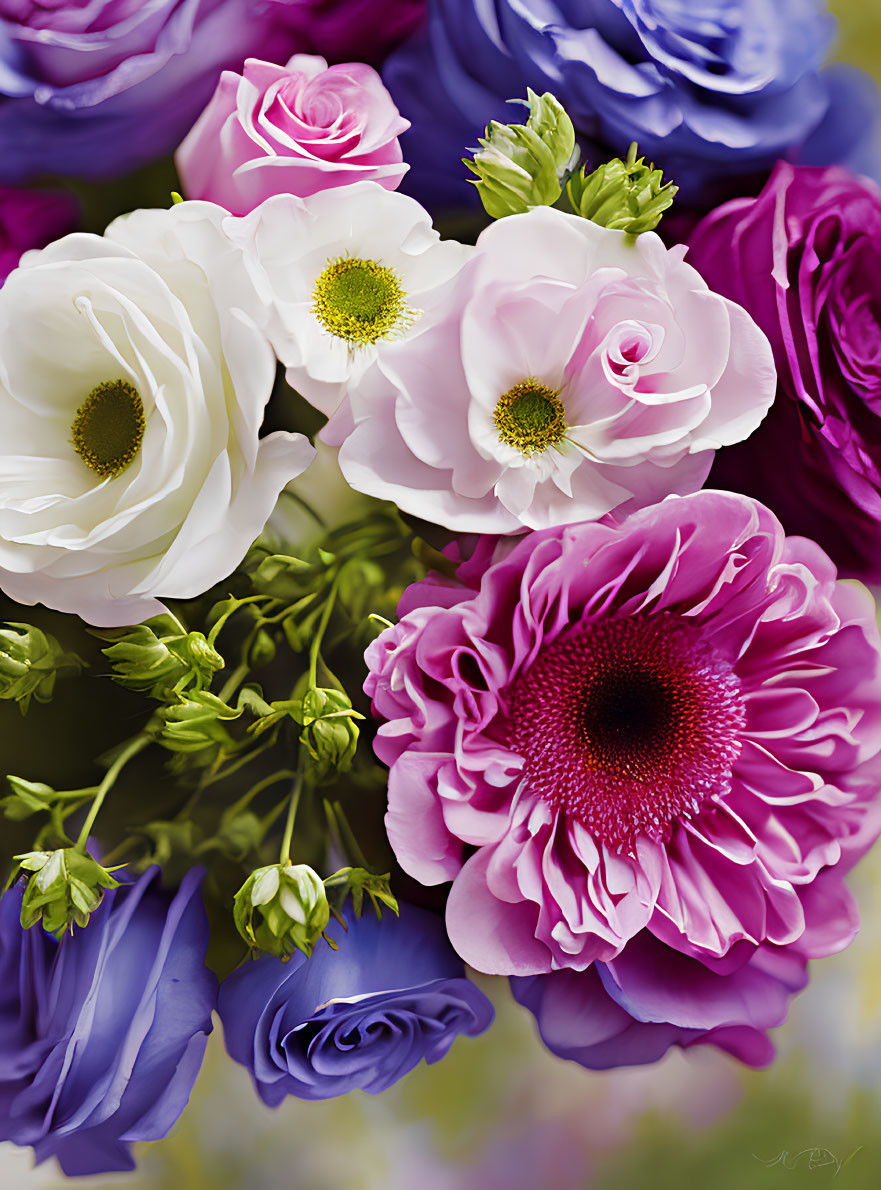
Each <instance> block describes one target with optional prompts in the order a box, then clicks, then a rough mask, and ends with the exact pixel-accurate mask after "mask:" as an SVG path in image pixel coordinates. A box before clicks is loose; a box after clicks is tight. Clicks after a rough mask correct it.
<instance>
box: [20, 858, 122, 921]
mask: <svg viewBox="0 0 881 1190" xmlns="http://www.w3.org/2000/svg"><path fill="white" fill-rule="evenodd" d="M15 858H16V859H17V860H18V862H19V864H20V865H21V867H22V868H24V870H25V871H28V872H32V873H33V875H32V876H31V877H30V879H29V880H28V883H27V887H26V888H25V890H24V897H23V898H22V903H21V924H22V926H23V927H24V928H25V929H26V930H29V929H30V928H31V926H33V925H36V924H37V922H38V921H41V920H42V922H43V929H44V930H46V931H47V933H49V934H54V935H55V936H56V937H59V936H60V935H61V934H63V933H64V932H65V930H67V929H69V928H72V927H73V926H75V925H77V926H81V927H82V926H86V925H88V924H89V918H90V916H91V915H92V914H93V913H94V912H95V910H96V909H97V908H98V906H99V905H100V904H101V901H102V899H103V897H104V892H105V890H107V889H111V888H118V887H119V881H118V880H115V879H114V878H113V876H111V874H110V873H109V872H108V871H107V869H106V868H103V867H102V866H101V865H100V864H99V863H98V862H97V860H94V859H92V857H91V856H90V855H84V854H83V853H82V852H81V851H77V849H76V848H75V847H65V848H60V849H59V850H57V851H28V852H26V853H25V854H24V855H17V856H16V857H15Z"/></svg>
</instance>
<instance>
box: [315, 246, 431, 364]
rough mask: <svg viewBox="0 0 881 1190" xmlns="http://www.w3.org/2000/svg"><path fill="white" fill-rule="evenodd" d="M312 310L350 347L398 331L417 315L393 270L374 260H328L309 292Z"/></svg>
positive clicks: (368, 342)
mask: <svg viewBox="0 0 881 1190" xmlns="http://www.w3.org/2000/svg"><path fill="white" fill-rule="evenodd" d="M312 313H313V314H314V315H315V317H316V318H317V319H318V321H319V322H320V323H321V325H322V326H323V327H324V329H325V330H326V331H329V333H330V334H332V335H335V336H336V337H337V338H338V339H344V340H345V341H346V343H348V344H349V346H350V347H363V346H367V345H371V346H372V345H373V344H374V343H377V342H379V340H380V339H390V338H394V337H395V336H396V335H400V334H402V333H403V332H404V331H405V330H407V328H408V327H409V326H410V325H411V324H412V323H413V322H414V321H415V319H416V318H417V317H418V312H417V311H415V310H411V309H410V308H409V307H408V306H407V295H406V293H405V292H404V290H403V288H402V286H401V283H400V279H399V278H398V276H397V274H396V273H395V272H394V270H393V269H390V268H387V267H386V265H384V264H380V262H379V261H378V260H358V259H356V258H354V257H351V256H341V257H338V258H337V259H336V260H329V261H328V263H327V267H326V268H325V269H324V271H323V272H322V273H321V274H320V276H319V277H318V279H317V281H316V282H315V288H314V289H313V291H312Z"/></svg>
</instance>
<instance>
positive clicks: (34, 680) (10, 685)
mask: <svg viewBox="0 0 881 1190" xmlns="http://www.w3.org/2000/svg"><path fill="white" fill-rule="evenodd" d="M82 667H83V662H82V661H81V660H80V658H79V657H77V656H76V654H74V653H66V652H65V651H64V650H63V649H62V647H61V645H60V644H59V643H58V641H57V640H56V639H55V637H54V636H50V635H49V634H48V633H45V632H41V631H40V629H39V628H34V626H33V625H32V624H16V623H7V624H5V625H3V627H2V628H0V698H2V699H9V700H12V701H15V702H17V703H18V704H19V706H20V707H21V710H22V714H24V712H25V711H27V709H28V706H29V704H30V701H31V699H32V698H35V699H36V700H37V702H49V700H50V699H51V698H52V695H53V693H54V690H55V682H56V679H57V678H58V677H64V676H67V675H69V674H75V673H79V671H80V670H81V669H82Z"/></svg>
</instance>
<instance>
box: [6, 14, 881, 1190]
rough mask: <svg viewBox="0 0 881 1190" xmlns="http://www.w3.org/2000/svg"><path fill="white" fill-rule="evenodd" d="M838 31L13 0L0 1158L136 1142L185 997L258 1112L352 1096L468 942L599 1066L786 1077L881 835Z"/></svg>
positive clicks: (116, 1164)
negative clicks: (241, 1070)
mask: <svg viewBox="0 0 881 1190" xmlns="http://www.w3.org/2000/svg"><path fill="white" fill-rule="evenodd" d="M833 31H834V29H833V23H832V20H831V17H830V16H829V14H828V13H827V12H826V11H825V9H824V8H823V6H822V4H821V3H820V0H781V2H780V3H777V4H774V5H771V4H761V3H755V4H754V3H749V2H747V0H712V2H711V3H706V4H702V5H700V6H698V10H697V11H694V10H692V9H691V8H689V6H683V5H681V4H678V3H666V2H664V0H655V2H653V3H636V2H632V0H595V3H592V4H590V5H584V6H581V7H579V6H572V5H570V4H568V3H563V0H542V2H541V3H538V2H535V3H527V2H525V0H497V3H495V4H493V5H475V4H472V3H469V2H468V0H429V3H428V5H427V9H426V6H425V5H424V4H422V3H421V2H420V0H383V3H375V2H374V3H369V4H368V3H367V0H156V2H155V3H154V2H151V3H149V4H148V3H139V2H137V0H51V2H49V0H0V147H2V150H3V151H2V152H0V182H2V183H3V184H4V185H3V189H0V274H2V277H3V278H4V279H3V282H2V288H0V415H2V424H3V433H2V436H0V476H2V482H0V592H2V598H0V612H2V622H0V700H2V701H0V716H2V732H3V735H2V741H3V743H2V747H3V757H2V759H3V765H2V773H3V774H4V775H5V782H6V788H5V789H4V791H3V797H2V800H0V809H2V812H3V815H4V829H3V862H4V874H5V877H6V885H5V891H4V892H3V894H2V898H0V975H2V978H0V1139H3V1140H11V1141H14V1142H15V1143H17V1144H19V1145H25V1146H31V1147H32V1148H33V1151H34V1154H35V1156H36V1159H37V1161H43V1160H45V1159H46V1158H48V1157H56V1158H57V1160H58V1161H59V1163H60V1165H61V1168H62V1169H63V1171H64V1172H65V1173H66V1174H70V1175H76V1174H85V1175H94V1174H97V1173H101V1172H105V1171H112V1170H122V1169H130V1168H132V1167H133V1165H134V1159H133V1156H132V1152H131V1145H132V1143H133V1142H135V1141H140V1140H152V1139H157V1138H159V1137H162V1136H164V1135H165V1134H166V1133H167V1132H168V1130H169V1129H170V1128H171V1127H172V1125H173V1124H174V1122H175V1121H176V1120H177V1118H178V1117H179V1115H180V1113H181V1112H182V1111H183V1109H184V1107H185V1105H186V1103H187V1100H188V1098H189V1095H190V1092H191V1090H192V1087H193V1085H194V1083H195V1080H196V1078H197V1076H198V1073H199V1068H200V1065H201V1061H202V1055H203V1052H204V1048H205V1043H206V1039H207V1036H208V1034H209V1032H210V1031H211V1028H212V1014H213V1013H214V1012H215V1011H216V1012H217V1013H218V1015H219V1018H220V1021H221V1023H222V1027H223V1034H224V1040H225V1044H226V1048H227V1051H228V1053H229V1056H230V1058H231V1059H232V1060H234V1061H235V1062H238V1063H241V1064H242V1065H244V1066H245V1067H246V1068H247V1069H248V1071H249V1072H250V1074H251V1076H252V1078H253V1082H254V1086H255V1088H256V1091H257V1093H258V1094H259V1096H260V1097H261V1098H262V1099H263V1100H264V1101H265V1102H266V1103H267V1104H269V1105H272V1106H275V1105H277V1104H279V1103H281V1102H282V1100H284V1099H285V1098H286V1097H287V1096H289V1095H294V1096H299V1097H302V1098H306V1099H324V1098H329V1097H333V1096H337V1095H342V1094H345V1093H347V1092H348V1091H350V1090H352V1089H355V1088H360V1089H362V1090H366V1091H369V1092H380V1091H382V1090H384V1089H385V1088H387V1087H389V1086H390V1085H391V1084H392V1083H394V1082H395V1081H397V1080H398V1079H399V1078H401V1077H403V1076H404V1075H405V1074H407V1072H408V1071H410V1070H411V1069H412V1068H413V1067H414V1066H415V1065H416V1064H418V1063H419V1062H420V1061H422V1060H423V1059H425V1060H426V1061H427V1062H435V1061H438V1060H440V1059H441V1058H443V1057H444V1055H445V1054H446V1053H447V1051H448V1049H449V1047H450V1046H451V1045H452V1043H453V1042H454V1041H455V1039H456V1038H457V1037H458V1036H459V1035H460V1034H468V1035H471V1036H473V1035H476V1034H479V1033H481V1032H482V1031H483V1030H485V1029H487V1028H488V1027H489V1026H490V1024H491V1022H492V1018H493V1009H492V1006H491V1003H490V1000H489V999H488V997H487V991H489V992H492V991H493V988H494V987H496V986H497V987H498V988H499V992H498V994H499V995H504V994H507V989H505V985H504V984H503V983H502V980H501V979H497V980H495V981H492V980H489V979H479V986H478V982H475V981H474V980H473V979H472V977H471V975H470V974H469V972H468V968H470V969H472V971H473V972H478V973H482V974H483V975H485V976H497V977H505V978H507V980H508V985H509V988H510V993H511V994H512V995H513V997H514V999H515V1000H516V1001H518V1002H519V1003H520V1004H521V1005H523V1006H524V1008H525V1009H527V1010H528V1011H529V1012H530V1013H532V1014H533V1015H534V1017H535V1020H536V1022H537V1027H538V1032H539V1035H540V1038H541V1041H542V1042H543V1043H544V1045H545V1046H547V1047H548V1048H549V1049H550V1050H551V1051H552V1052H553V1053H555V1054H557V1055H559V1056H560V1057H561V1058H565V1059H568V1060H570V1061H573V1062H576V1063H579V1064H581V1065H582V1066H584V1067H587V1068H590V1069H595V1070H598V1069H607V1068H610V1067H615V1066H621V1065H631V1064H640V1063H650V1062H654V1061H656V1060H657V1059H659V1058H660V1057H662V1055H663V1054H664V1053H666V1051H667V1050H668V1049H669V1048H670V1047H671V1046H679V1047H683V1048H689V1047H692V1046H696V1045H706V1044H709V1045H713V1046H716V1047H718V1048H720V1049H722V1050H724V1051H726V1052H727V1053H728V1054H730V1055H732V1057H733V1058H735V1059H737V1060H739V1061H741V1062H743V1063H746V1064H748V1065H750V1066H756V1067H760V1066H764V1065H766V1064H768V1063H769V1062H771V1061H772V1059H773V1056H774V1048H773V1045H772V1042H771V1040H770V1038H769V1036H768V1031H769V1030H770V1029H772V1028H774V1027H776V1026H778V1025H780V1024H781V1023H782V1022H783V1020H784V1019H785V1017H786V1014H787V1010H788V1006H789V1004H790V1001H791V999H792V997H793V996H794V995H795V994H796V993H797V992H799V991H800V990H801V989H802V988H804V986H805V984H806V983H807V964H808V961H809V960H811V959H816V958H820V957H823V956H825V955H829V954H832V953H834V952H836V951H839V950H841V949H842V948H844V947H845V946H847V944H848V943H849V942H850V941H851V939H852V938H853V936H854V934H855V932H856V930H857V914H856V909H855V905H854V901H853V898H852V896H851V894H850V892H849V891H848V888H847V885H846V882H845V876H846V875H847V873H848V871H849V869H850V868H851V866H852V865H853V864H854V863H855V862H856V861H857V860H858V859H859V858H860V857H861V856H862V855H863V854H864V853H865V852H866V851H867V850H868V849H869V847H870V846H871V845H872V844H873V842H874V841H875V839H876V838H877V836H878V834H879V833H881V636H879V631H878V628H877V624H876V608H875V603H874V599H873V596H872V594H871V593H870V590H869V589H867V587H866V586H863V585H861V583H860V582H854V581H851V580H862V581H863V582H864V583H869V584H872V583H877V582H881V295H879V294H876V292H875V291H876V289H878V288H879V281H878V278H879V276H881V236H879V237H876V235H875V231H876V230H881V189H879V188H878V186H877V185H876V184H875V182H874V181H873V180H872V177H873V176H881V154H879V152H878V150H879V144H881V142H879V139H878V129H879V127H881V123H879V115H881V97H879V94H878V92H877V90H876V89H875V87H874V85H873V84H872V83H870V82H869V80H868V79H867V78H866V77H865V76H863V75H862V74H860V73H859V72H858V71H856V70H854V69H851V68H846V67H842V66H829V67H823V66H822V61H823V59H824V57H825V55H826V52H827V50H828V48H829V45H830V41H831V38H832V35H833ZM356 58H357V59H358V60H357V61H355V60H353V59H356ZM379 69H381V70H382V74H381V75H380V73H379V72H378V70H379ZM511 99H516V100H517V101H518V103H519V104H520V106H519V107H518V108H516V109H515V108H512V107H511V106H510V105H509V103H508V101H509V100H511ZM175 150H176V153H175V158H174V160H175V162H176V167H177V171H178V175H179V180H178V179H177V178H175V177H174V175H173V174H172V172H171V170H170V168H169V154H171V153H172V152H173V151H175ZM151 163H152V164H151ZM135 169H138V170H139V171H140V172H138V173H134V174H133V173H132V171H133V170H135ZM35 186H36V188H35ZM174 187H177V188H179V189H174V190H173V188H174ZM163 188H164V189H163ZM172 191H173V192H172ZM145 195H148V196H149V197H150V198H153V196H154V195H155V199H156V204H155V205H152V206H150V205H147V203H146V202H145V199H144V196H145ZM77 200H79V202H78V201H77ZM80 227H85V228H86V229H85V230H81V229H78V228H80ZM89 228H91V230H89ZM466 964H467V968H466Z"/></svg>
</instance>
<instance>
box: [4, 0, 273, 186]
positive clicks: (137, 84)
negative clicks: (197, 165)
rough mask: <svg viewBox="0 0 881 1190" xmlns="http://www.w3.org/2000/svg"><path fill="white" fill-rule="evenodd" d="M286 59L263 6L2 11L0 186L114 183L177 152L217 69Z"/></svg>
mask: <svg viewBox="0 0 881 1190" xmlns="http://www.w3.org/2000/svg"><path fill="white" fill-rule="evenodd" d="M290 49H291V35H290V33H287V32H285V31H284V30H282V29H280V28H279V27H278V26H277V25H276V23H275V22H274V20H273V18H272V15H271V14H270V13H268V12H267V11H266V9H265V7H264V5H263V3H262V0H149V2H147V0H49V2H48V3H47V2H46V0H0V181H4V182H19V181H24V180H27V178H29V177H31V176H33V175H35V174H43V173H51V174H67V175H70V176H73V177H83V178H95V179H103V178H110V177H118V176H120V175H121V174H124V173H126V172H127V171H129V170H131V169H134V168H136V167H137V166H139V165H142V164H144V163H145V162H147V161H150V160H151V159H153V158H155V157H158V156H161V155H162V154H164V153H168V152H170V151H171V150H172V149H174V148H175V146H176V145H178V144H179V143H180V141H181V140H182V139H183V137H184V135H185V134H186V132H187V131H188V130H189V128H190V126H191V125H192V124H193V122H194V121H195V119H196V117H197V116H198V114H199V112H200V111H201V110H202V108H203V107H204V106H205V104H206V103H207V102H208V99H209V98H210V97H211V93H212V92H213V90H214V88H215V86H216V85H217V80H218V78H219V77H220V72H221V71H222V70H223V69H225V68H229V69H237V68H238V67H240V66H241V65H242V63H243V62H244V60H245V58H247V57H248V56H250V55H257V56H261V57H264V58H268V59H270V60H273V58H274V57H280V58H281V60H284V58H286V57H287V56H288V55H289V53H290Z"/></svg>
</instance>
